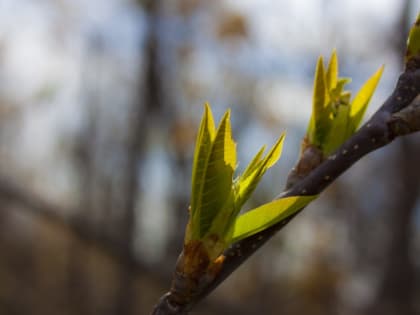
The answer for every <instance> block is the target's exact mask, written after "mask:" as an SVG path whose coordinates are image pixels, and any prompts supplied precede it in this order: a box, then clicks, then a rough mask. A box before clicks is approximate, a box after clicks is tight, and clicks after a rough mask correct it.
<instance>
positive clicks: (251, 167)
mask: <svg viewBox="0 0 420 315" xmlns="http://www.w3.org/2000/svg"><path fill="white" fill-rule="evenodd" d="M265 148H266V146H265V145H264V146H263V147H262V148H261V149H260V151H258V153H257V154H255V156H254V158H253V159H252V160H251V162H250V163H249V164H248V166H247V167H246V168H245V170H244V172H243V173H242V175H241V176H240V177H239V178H238V180H239V179H242V180H244V179H246V178H247V177H248V176H249V175H251V174H252V172H253V171H254V170H255V169H256V168H257V167H258V165H259V164H260V162H261V157H262V155H263V153H264V151H265Z"/></svg>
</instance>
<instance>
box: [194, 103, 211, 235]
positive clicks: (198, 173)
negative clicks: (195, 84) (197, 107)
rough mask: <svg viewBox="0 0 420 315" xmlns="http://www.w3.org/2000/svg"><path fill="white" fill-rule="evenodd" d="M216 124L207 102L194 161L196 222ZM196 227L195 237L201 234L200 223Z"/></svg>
mask: <svg viewBox="0 0 420 315" xmlns="http://www.w3.org/2000/svg"><path fill="white" fill-rule="evenodd" d="M215 132H216V131H215V126H214V119H213V114H212V112H211V109H210V106H209V105H208V104H205V109H204V114H203V118H202V120H201V124H200V128H199V131H198V135H197V140H196V144H195V151H194V161H193V166H192V180H191V182H192V185H191V186H192V189H191V214H190V215H191V218H192V220H193V221H194V222H195V223H198V222H197V220H198V218H199V216H200V211H199V210H200V207H201V201H202V196H201V194H202V192H203V187H204V183H205V179H206V178H205V177H206V174H207V173H206V169H207V164H208V160H209V157H210V153H211V148H212V144H213V140H214V137H215ZM194 226H195V227H196V228H195V229H194V235H193V237H198V236H199V235H198V234H199V229H198V228H199V225H198V224H194Z"/></svg>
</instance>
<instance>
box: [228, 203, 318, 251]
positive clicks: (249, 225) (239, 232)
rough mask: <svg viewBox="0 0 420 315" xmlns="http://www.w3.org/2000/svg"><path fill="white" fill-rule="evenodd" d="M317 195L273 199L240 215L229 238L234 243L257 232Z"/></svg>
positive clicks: (278, 220) (288, 214)
mask: <svg viewBox="0 0 420 315" xmlns="http://www.w3.org/2000/svg"><path fill="white" fill-rule="evenodd" d="M316 197H317V196H294V197H286V198H281V199H277V200H274V201H272V202H269V203H267V204H264V205H262V206H260V207H258V208H255V209H253V210H250V211H248V212H246V213H244V214H242V215H240V216H239V217H238V218H237V219H236V221H235V224H234V226H233V232H232V235H231V237H230V239H229V242H230V243H235V242H237V241H239V240H241V239H244V238H246V237H248V236H251V235H253V234H255V233H258V232H260V231H262V230H265V229H267V228H269V227H270V226H272V225H274V224H276V223H277V222H280V221H281V220H283V219H286V218H287V217H289V216H291V215H293V214H294V213H295V212H297V211H299V210H301V209H302V208H303V207H305V206H306V205H307V204H308V203H309V202H311V201H312V200H314V199H315V198H316Z"/></svg>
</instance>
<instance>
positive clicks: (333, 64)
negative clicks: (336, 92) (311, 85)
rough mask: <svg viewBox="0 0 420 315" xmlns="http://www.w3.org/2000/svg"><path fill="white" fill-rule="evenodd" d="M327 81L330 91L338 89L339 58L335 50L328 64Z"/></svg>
mask: <svg viewBox="0 0 420 315" xmlns="http://www.w3.org/2000/svg"><path fill="white" fill-rule="evenodd" d="M326 79H327V87H328V90H329V91H331V90H333V89H334V88H335V87H336V85H337V80H338V57H337V52H336V51H335V49H334V50H333V52H332V54H331V58H330V62H329V63H328V68H327V75H326Z"/></svg>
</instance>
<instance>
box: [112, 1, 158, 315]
mask: <svg viewBox="0 0 420 315" xmlns="http://www.w3.org/2000/svg"><path fill="white" fill-rule="evenodd" d="M158 9H159V1H150V5H148V6H147V11H146V12H147V14H148V16H149V25H148V34H147V37H146V45H145V51H142V52H141V53H142V54H144V64H145V68H144V73H140V75H139V80H138V82H139V83H141V84H142V86H141V87H139V89H138V91H140V92H141V95H139V96H138V98H137V101H136V103H135V104H134V105H133V109H132V112H131V115H130V119H131V121H129V124H128V128H129V133H128V144H127V164H126V168H125V171H124V175H123V178H124V181H125V183H124V187H125V192H124V199H123V211H124V214H123V218H122V224H121V226H120V243H121V246H122V248H123V256H125V263H124V266H122V270H121V275H120V285H119V289H118V292H117V297H116V298H117V300H116V311H115V314H121V315H130V314H133V293H134V290H133V274H134V271H135V266H134V265H133V264H132V262H133V259H131V258H132V256H133V255H134V254H133V247H134V237H135V234H136V225H135V221H136V220H135V219H136V205H137V202H138V196H139V195H138V192H139V187H140V186H139V180H140V162H141V159H142V156H143V154H144V146H145V144H146V142H147V139H148V138H149V128H150V123H149V120H150V119H151V118H152V116H153V115H157V113H159V111H160V110H161V109H162V104H161V98H162V93H163V89H162V82H161V75H162V74H161V69H160V68H159V45H158V38H157V30H156V16H157V14H158ZM139 94H140V93H139Z"/></svg>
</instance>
